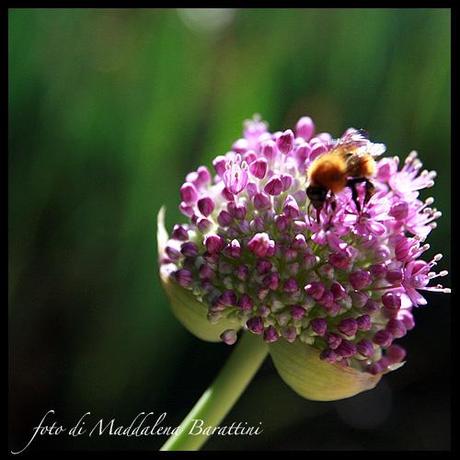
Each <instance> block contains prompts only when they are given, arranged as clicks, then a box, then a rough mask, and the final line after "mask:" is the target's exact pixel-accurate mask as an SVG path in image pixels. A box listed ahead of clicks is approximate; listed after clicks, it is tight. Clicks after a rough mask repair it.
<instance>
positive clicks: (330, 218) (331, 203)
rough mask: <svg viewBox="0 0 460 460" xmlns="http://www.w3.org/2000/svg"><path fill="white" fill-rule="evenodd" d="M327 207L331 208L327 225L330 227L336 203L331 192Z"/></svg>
mask: <svg viewBox="0 0 460 460" xmlns="http://www.w3.org/2000/svg"><path fill="white" fill-rule="evenodd" d="M329 205H330V207H331V211H332V213H331V215H330V217H329V222H328V225H331V223H332V218H333V217H334V215H335V211H336V209H337V201H336V200H335V195H334V194H333V193H332V192H331V199H330V201H329Z"/></svg>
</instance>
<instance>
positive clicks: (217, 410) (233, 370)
mask: <svg viewBox="0 0 460 460" xmlns="http://www.w3.org/2000/svg"><path fill="white" fill-rule="evenodd" d="M267 352H268V346H267V345H266V343H265V342H264V341H263V340H262V338H261V337H259V336H256V335H253V334H251V333H249V332H247V333H244V334H243V335H242V337H241V338H240V340H239V342H238V344H237V345H236V348H235V350H234V351H233V353H232V354H231V355H230V358H229V359H228V361H227V362H226V363H225V366H224V367H223V368H222V370H221V371H220V373H219V374H218V376H217V377H216V379H215V380H214V382H213V383H212V384H211V386H210V387H209V388H208V389H207V390H206V391H205V392H204V393H203V395H202V396H201V398H200V399H199V400H198V402H197V403H196V404H195V406H193V409H192V410H191V411H190V412H189V414H188V415H187V416H186V417H185V419H184V420H183V421H182V423H181V424H180V428H179V430H178V432H177V434H173V435H171V437H170V438H169V439H168V440H167V441H166V443H165V444H164V445H163V447H162V448H161V449H160V450H199V449H200V447H201V446H202V445H203V444H204V443H205V442H206V441H207V440H208V438H209V437H208V436H207V435H205V434H189V432H190V431H191V430H192V427H193V425H194V423H195V420H196V419H199V420H203V422H204V423H203V427H206V426H216V425H218V424H219V423H220V422H221V421H222V420H223V419H224V417H225V416H226V415H227V414H228V412H229V411H230V409H231V408H232V407H233V405H234V404H235V403H236V401H237V400H238V398H239V397H240V396H241V394H242V393H243V391H244V390H245V388H246V387H247V385H248V383H249V382H250V381H251V380H252V378H253V377H254V375H255V373H256V372H257V370H258V369H259V367H260V366H261V364H262V363H263V361H264V359H265V357H266V356H267ZM198 431H199V430H198V428H197V427H195V429H194V430H193V431H192V433H198Z"/></svg>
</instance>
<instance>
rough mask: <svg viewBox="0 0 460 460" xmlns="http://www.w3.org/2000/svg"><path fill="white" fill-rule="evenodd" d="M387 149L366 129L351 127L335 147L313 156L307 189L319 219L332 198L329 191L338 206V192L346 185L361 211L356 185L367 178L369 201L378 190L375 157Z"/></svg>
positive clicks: (365, 197) (366, 198)
mask: <svg viewBox="0 0 460 460" xmlns="http://www.w3.org/2000/svg"><path fill="white" fill-rule="evenodd" d="M385 150H386V147H385V145H383V144H374V143H372V142H370V141H369V139H368V135H367V133H366V132H365V131H363V130H357V129H354V128H350V129H348V130H347V131H346V132H345V133H344V135H343V136H342V137H341V138H339V139H338V140H337V141H336V142H335V144H334V145H333V147H332V149H331V150H329V151H327V152H325V153H323V154H321V155H320V156H319V157H317V158H315V160H313V162H312V164H311V165H310V167H309V168H308V171H307V179H308V186H307V190H306V192H307V196H308V198H309V199H310V205H312V206H313V207H314V208H315V209H316V212H317V219H318V220H319V214H320V212H321V210H322V209H323V207H324V204H325V203H326V202H327V201H328V194H330V195H331V198H332V200H329V203H330V204H331V207H332V209H333V210H335V207H336V203H335V200H334V195H335V194H336V193H339V192H341V191H342V190H343V189H345V187H349V188H350V189H351V192H352V199H353V201H354V203H355V205H356V209H357V210H358V213H361V204H360V202H359V199H358V198H359V197H358V191H357V189H356V186H357V185H358V184H359V183H363V182H364V184H365V195H364V204H366V203H367V202H368V201H369V199H370V198H371V197H372V195H373V193H374V185H373V184H372V182H371V181H370V178H371V177H372V176H373V175H374V173H375V169H376V163H375V160H374V157H375V156H378V155H380V154H382V153H383V152H384V151H385Z"/></svg>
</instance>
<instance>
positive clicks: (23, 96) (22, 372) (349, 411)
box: [8, 9, 451, 450]
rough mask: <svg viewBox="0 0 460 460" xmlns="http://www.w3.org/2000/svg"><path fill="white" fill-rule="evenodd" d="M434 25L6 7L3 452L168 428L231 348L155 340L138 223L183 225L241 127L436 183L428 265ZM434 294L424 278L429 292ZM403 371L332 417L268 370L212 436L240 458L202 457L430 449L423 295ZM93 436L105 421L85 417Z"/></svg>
mask: <svg viewBox="0 0 460 460" xmlns="http://www.w3.org/2000/svg"><path fill="white" fill-rule="evenodd" d="M450 56H451V49H450V10H448V9H419V10H418V9H412V10H398V9H368V10H366V9H353V10H352V9H350V10H345V9H344V10H342V9H327V10H326V9H325V10H320V9H284V10H283V9H266V10H264V9H257V10H251V9H244V10H224V11H222V10H213V11H211V12H210V11H200V10H193V11H191V10H175V9H165V10H161V9H159V10H154V9H151V10H150V9H120V10H112V9H110V10H109V9H55V10H47V9H10V10H9V154H8V160H9V162H8V163H9V164H8V166H9V170H8V179H9V181H8V191H9V196H8V200H9V350H10V351H9V358H10V359H9V363H10V366H9V442H10V448H11V449H18V448H22V446H23V445H25V443H26V440H28V439H29V438H30V435H31V430H32V427H34V426H35V425H36V424H37V423H38V422H39V420H40V419H41V417H42V416H43V414H44V413H45V412H46V411H47V410H48V409H55V410H56V411H57V416H56V419H57V420H58V422H60V423H64V424H71V423H75V422H76V420H78V418H79V417H80V416H81V415H82V414H83V413H84V412H86V411H91V413H92V414H93V416H94V418H95V420H97V419H99V418H101V417H110V418H111V417H114V416H115V417H116V418H117V420H118V421H119V423H121V424H125V425H127V424H129V423H130V421H131V420H132V418H133V417H134V416H135V415H136V414H138V413H139V412H141V411H147V412H148V411H150V410H153V411H154V412H155V413H156V414H160V413H161V412H163V411H167V412H168V419H167V421H168V423H169V424H171V425H175V424H177V423H179V422H180V420H181V418H182V417H183V416H184V415H185V414H186V412H187V411H188V409H189V408H190V407H191V405H192V404H193V403H194V401H195V400H196V399H197V398H198V397H199V395H200V394H201V392H202V391H203V390H204V389H205V388H206V386H207V385H208V384H209V383H210V380H211V379H212V378H213V376H214V375H215V373H216V372H217V371H218V369H219V368H220V367H221V365H222V363H223V362H224V361H225V359H226V357H227V356H228V354H229V353H230V351H231V349H230V348H229V347H227V346H225V345H223V344H208V343H203V342H200V341H199V340H198V339H195V338H194V337H193V336H191V335H190V334H189V333H188V332H187V331H186V330H185V329H183V328H182V326H181V325H180V324H179V323H178V322H176V320H175V319H174V318H173V316H172V314H171V313H170V310H169V307H168V302H167V300H166V297H165V295H164V293H163V292H162V290H161V287H160V285H159V281H158V277H157V263H156V249H155V245H156V242H155V219H156V213H157V212H158V209H159V208H160V206H161V205H162V204H165V205H166V206H167V209H168V215H167V223H168V228H171V227H172V225H173V223H175V222H179V221H183V219H182V216H181V215H180V213H179V211H178V209H177V205H178V204H179V193H178V189H179V186H180V185H181V183H182V181H183V179H184V177H185V175H186V173H187V172H189V171H190V170H192V169H195V168H196V167H197V166H199V165H200V164H206V165H208V166H209V165H210V163H211V160H212V158H213V157H214V156H216V155H218V154H223V153H225V152H226V151H227V150H229V148H230V146H231V144H232V142H233V141H234V140H235V139H236V138H237V137H239V135H240V133H241V130H242V122H243V120H244V119H246V118H250V117H251V116H252V115H253V114H254V113H256V112H257V113H260V114H261V115H262V117H263V119H265V120H267V121H268V122H269V124H270V128H271V129H272V130H274V131H276V130H278V129H286V128H288V127H292V126H293V125H294V123H295V122H296V120H297V119H298V118H299V117H300V116H302V115H310V116H311V117H313V118H314V120H315V122H316V125H317V127H318V130H319V131H329V132H331V133H332V134H333V135H334V136H339V135H340V134H341V133H342V132H343V131H344V130H345V129H346V128H347V127H349V126H354V127H357V128H366V129H367V130H368V131H369V132H370V135H371V138H372V139H374V140H376V141H378V142H384V143H386V145H387V147H388V153H389V154H391V155H400V156H402V157H405V155H406V154H407V153H408V152H409V151H410V150H412V149H416V150H418V151H419V153H420V156H421V159H422V160H423V162H424V165H425V167H426V168H427V169H436V170H437V171H438V179H437V183H436V186H435V187H434V189H432V190H430V191H425V192H424V194H423V197H424V198H426V197H428V196H431V195H434V196H435V197H436V203H437V207H438V209H440V210H441V211H442V212H443V214H444V215H443V217H442V218H441V219H440V220H439V222H438V225H439V226H438V228H437V229H436V230H435V231H434V232H433V234H432V236H431V237H430V240H429V242H430V244H431V245H432V248H433V249H432V250H430V255H433V254H435V253H437V252H443V253H444V254H445V258H444V259H443V261H442V262H441V265H442V268H443V269H444V268H447V269H448V268H449V263H450V258H449V254H450V212H449V211H450V186H451V183H450V135H451V125H450V84H451V80H450V71H451V68H450ZM449 282H450V279H448V280H446V283H445V284H446V285H449ZM429 301H430V305H429V306H428V307H426V308H423V309H420V310H419V311H418V312H417V316H416V320H417V321H418V327H417V328H416V329H415V330H414V331H412V332H411V333H410V334H409V335H408V336H407V337H406V338H405V339H404V340H403V341H402V342H403V344H404V345H405V346H406V347H407V348H408V357H409V360H408V363H407V365H406V366H405V367H404V368H403V369H401V370H399V371H398V372H395V373H394V374H391V375H389V376H387V377H386V378H385V379H384V381H383V382H382V383H381V384H380V385H379V386H378V388H377V389H376V390H374V391H372V392H368V393H365V394H363V395H360V396H358V397H356V398H352V399H350V400H346V401H342V402H337V403H313V402H309V401H306V400H303V399H302V398H300V397H298V396H297V395H296V394H294V393H293V392H292V391H291V390H290V389H289V388H288V387H287V386H285V384H284V383H283V382H282V381H281V380H280V379H279V378H278V376H277V374H276V372H275V371H274V368H273V366H272V364H271V362H270V360H267V362H266V363H265V364H264V366H263V368H262V369H261V371H260V372H259V374H258V375H257V376H256V378H255V380H254V381H253V383H252V384H251V386H250V387H249V389H248V390H247V392H246V393H245V395H244V396H243V397H242V399H241V400H240V401H239V403H238V404H237V406H236V407H235V409H234V410H233V411H232V412H231V413H230V414H229V416H228V417H227V421H229V422H231V421H232V420H243V421H248V423H250V424H251V423H252V424H256V423H258V421H259V420H262V421H263V425H264V429H265V431H264V433H263V435H261V436H259V437H257V438H247V439H246V438H242V437H241V438H235V439H231V438H216V439H212V440H210V441H209V443H208V444H207V445H206V448H207V449H251V450H252V449H275V450H276V449H448V448H449V446H450V383H449V376H450V309H449V305H450V298H449V296H444V295H441V294H435V295H429ZM107 420H108V419H107ZM163 442H164V438H155V437H147V438H145V439H143V438H136V439H131V438H120V439H114V438H109V437H101V438H86V437H82V438H79V439H69V437H62V436H61V437H56V438H55V439H43V438H42V439H40V440H38V441H35V442H34V443H33V444H32V446H31V448H30V450H40V449H52V450H54V449H94V450H98V449H106V450H109V449H143V450H154V449H158V448H159V447H160V445H161V444H162V443H163Z"/></svg>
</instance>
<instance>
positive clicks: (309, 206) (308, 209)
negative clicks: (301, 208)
mask: <svg viewBox="0 0 460 460" xmlns="http://www.w3.org/2000/svg"><path fill="white" fill-rule="evenodd" d="M310 211H311V201H310V203H308V206H307V219H308V224H309V225H311V221H310Z"/></svg>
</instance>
